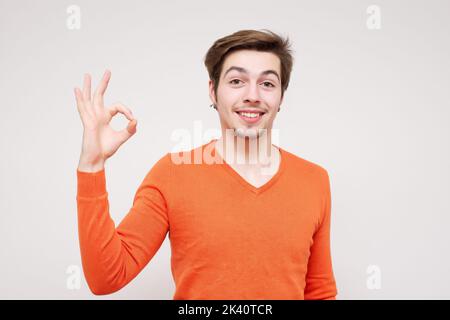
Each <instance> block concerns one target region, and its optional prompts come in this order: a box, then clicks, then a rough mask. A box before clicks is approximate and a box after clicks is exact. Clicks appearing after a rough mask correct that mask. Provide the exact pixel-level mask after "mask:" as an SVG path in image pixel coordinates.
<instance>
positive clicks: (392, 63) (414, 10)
mask: <svg viewBox="0 0 450 320" xmlns="http://www.w3.org/2000/svg"><path fill="white" fill-rule="evenodd" d="M373 4H375V5H378V6H379V8H380V9H381V29H379V30H370V29H369V28H368V27H367V25H366V21H367V19H368V18H369V14H368V13H367V12H366V10H367V8H368V7H369V6H370V5H373ZM70 5H78V6H79V7H80V9H81V29H79V30H70V29H69V28H68V27H67V19H68V17H69V14H68V13H67V12H66V10H67V8H68V7H69V6H70ZM449 12H450V2H448V1H445V0H442V1H436V0H434V1H425V0H423V1H406V0H405V1H398V0H397V1H376V2H371V1H370V2H369V1H357V0H354V1H349V0H345V1H343V0H341V1H332V0H329V1H323V0H322V1H282V0H279V1H236V0H229V1H164V2H163V1H129V0H127V1H121V2H119V1H116V2H114V3H113V2H112V1H95V2H94V1H39V2H38V1H23V0H21V1H6V0H0V90H1V91H0V103H1V104H0V108H1V117H0V124H1V134H0V147H1V155H2V156H1V158H0V163H1V166H0V168H1V173H0V177H1V179H0V191H1V197H0V243H1V245H0V261H1V263H0V274H1V276H2V279H1V281H0V298H2V299H17V298H19V299H50V298H51V299H75V298H86V299H118V298H120V299H172V296H173V293H174V289H175V288H174V283H173V279H172V275H171V270H170V243H169V239H168V238H166V240H165V242H164V243H163V245H162V247H161V248H160V250H159V251H158V253H157V254H156V255H155V256H154V258H153V259H152V260H151V262H150V263H149V264H148V265H147V267H146V268H145V269H144V270H143V271H142V272H141V273H140V274H139V275H138V277H137V278H135V279H134V280H133V281H132V282H131V283H130V284H129V285H128V286H126V287H125V288H123V289H122V290H121V291H119V292H117V293H115V294H112V295H109V296H94V295H93V294H92V293H91V292H90V291H89V289H88V287H87V284H86V282H85V280H84V277H83V278H82V280H81V288H80V289H78V290H77V289H75V290H71V289H68V287H67V280H68V277H70V275H69V274H67V273H66V271H67V269H68V267H69V266H71V265H74V266H78V267H79V268H81V259H80V252H79V245H78V233H77V211H76V187H77V181H76V167H77V165H78V159H79V155H80V151H81V139H82V124H81V120H80V117H79V115H78V111H77V108H76V105H75V99H74V95H73V88H74V87H75V86H81V85H82V80H83V74H84V73H85V72H90V73H91V74H92V75H93V84H94V85H97V83H98V81H99V79H100V77H101V75H102V73H103V72H104V70H105V69H106V68H109V69H110V70H111V71H112V78H111V82H110V86H109V88H108V90H107V93H106V98H105V102H106V104H107V106H108V105H109V104H111V103H113V102H116V101H121V102H123V103H124V104H126V105H128V106H129V107H130V108H131V109H132V111H133V114H134V115H135V116H136V117H137V118H138V121H139V122H138V130H137V133H136V135H135V136H133V137H132V138H131V139H130V140H129V141H128V142H127V143H126V144H124V145H123V146H122V147H121V148H120V149H119V151H118V152H117V153H116V154H115V155H114V156H113V157H112V158H111V159H109V160H108V162H107V165H106V178H107V189H108V193H109V201H110V210H111V216H112V217H113V219H114V221H115V222H116V225H117V224H118V223H119V222H120V220H121V219H122V218H123V217H124V215H125V214H126V213H127V212H128V210H129V209H130V207H131V205H132V200H133V197H134V194H135V192H136V190H137V187H138V186H139V184H140V183H141V181H142V179H143V178H144V176H145V174H146V173H147V172H148V171H149V170H150V168H151V167H152V166H153V164H154V163H155V162H156V161H157V160H158V159H159V158H160V157H162V156H163V155H164V154H165V153H167V152H169V151H171V149H172V148H173V147H174V145H175V144H176V142H174V141H172V140H171V134H172V133H173V132H174V131H175V130H178V129H183V128H184V129H186V130H189V131H191V132H193V126H194V121H201V123H202V126H203V128H204V129H205V130H206V129H211V128H216V129H219V128H220V127H219V125H220V124H219V121H218V116H217V114H216V112H215V111H214V110H213V109H211V108H209V104H210V103H211V102H210V100H209V96H208V74H207V72H206V68H205V66H204V64H203V58H204V55H205V54H206V51H207V50H208V48H209V47H210V46H211V45H212V43H213V42H214V41H215V40H216V39H218V38H219V37H223V36H225V35H228V34H231V33H233V32H235V31H238V30H240V29H263V28H267V29H270V30H272V31H274V32H277V33H279V34H280V35H282V36H289V38H290V39H291V41H292V43H293V49H294V51H295V54H294V57H295V63H294V68H293V71H292V76H291V83H290V85H289V88H288V90H287V91H286V96H285V100H284V102H283V104H282V106H281V112H280V113H279V114H278V116H277V119H276V120H275V124H274V128H276V129H279V130H280V146H281V147H283V148H284V149H286V150H288V151H290V152H292V153H294V154H296V155H298V156H300V157H303V158H305V159H307V160H309V161H312V162H315V163H317V164H319V165H321V166H323V167H325V168H326V169H327V170H328V172H329V174H330V178H331V188H332V190H331V191H332V227H331V228H332V229H331V235H332V243H331V247H332V256H333V267H334V272H335V277H336V281H337V285H338V291H339V294H338V297H337V298H338V299H421V298H424V299H429V298H438V299H442V298H446V299H449V298H450V291H449V289H450V274H449V270H450V258H449V252H450V236H449V231H448V229H449V226H450V218H449V214H450V203H449V193H450V182H449V181H450V179H449V178H450V166H449V163H450V161H449V160H450V152H449V151H450V126H449V122H450V111H449V109H450V93H449V92H450V91H449V88H450V63H449V57H450V40H449V39H450V37H449V34H450V16H449ZM125 124H126V121H125V119H124V118H123V117H117V118H115V119H114V120H113V127H115V128H116V129H121V128H123V127H124V126H125ZM203 142H204V141H202V142H200V143H203ZM200 143H196V146H197V145H199V144H200ZM371 265H375V266H377V267H378V268H379V270H380V272H381V273H380V276H381V278H380V279H381V288H380V289H370V288H369V287H368V286H367V281H368V279H369V278H370V277H371V275H372V274H369V273H367V269H368V267H369V266H371ZM81 276H82V273H81Z"/></svg>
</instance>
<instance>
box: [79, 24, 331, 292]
mask: <svg viewBox="0 0 450 320" xmlns="http://www.w3.org/2000/svg"><path fill="white" fill-rule="evenodd" d="M292 61H293V59H292V56H291V51H290V50H289V41H288V40H287V39H286V40H285V39H282V38H281V37H280V36H278V35H276V34H275V33H272V32H270V31H265V32H263V31H255V30H241V31H239V32H236V33H234V34H232V35H229V36H227V37H224V38H221V39H219V40H217V41H216V42H215V43H214V44H213V46H212V47H211V48H210V49H209V51H208V53H207V55H206V57H205V65H206V67H207V69H208V73H209V76H210V82H209V88H210V90H209V91H210V92H209V93H210V97H211V100H212V102H213V105H212V106H213V107H214V108H215V109H216V110H217V112H218V114H219V119H220V124H221V128H222V137H221V138H220V139H213V140H211V141H210V142H208V143H207V144H204V145H202V146H200V147H197V148H195V149H192V150H190V151H188V152H184V153H183V154H182V155H181V156H180V154H179V153H167V154H166V155H165V156H163V157H162V158H161V159H160V160H158V162H157V163H156V164H155V165H154V166H153V167H152V168H151V170H150V171H149V173H148V174H147V175H146V177H145V178H144V180H143V182H142V183H141V185H140V187H139V188H138V190H137V192H136V195H135V197H134V201H133V206H132V208H131V209H130V211H129V212H128V214H127V215H126V216H125V218H124V219H123V220H122V221H121V223H120V224H119V226H118V227H117V228H115V225H114V222H113V221H112V219H111V217H110V215H109V203H108V193H107V190H106V179H105V170H104V163H105V161H106V159H107V158H109V157H110V156H111V155H113V154H114V153H115V152H116V151H117V149H118V148H119V146H120V145H121V144H122V143H124V142H125V141H126V140H127V139H128V138H130V137H131V136H132V135H133V134H134V133H135V132H136V123H137V121H136V119H135V118H134V117H133V115H132V113H131V111H130V110H129V109H128V108H127V107H125V106H123V105H115V106H112V107H111V108H109V109H105V108H104V107H103V94H104V92H105V90H106V87H107V84H108V81H109V79H110V73H109V72H106V73H105V75H104V77H103V79H102V81H101V83H100V85H99V87H98V89H97V91H96V92H95V94H94V95H93V97H91V93H90V87H91V84H90V76H89V75H86V76H85V83H84V89H83V92H82V91H81V90H80V89H78V88H76V89H75V95H76V98H77V106H78V110H79V112H80V116H81V119H82V121H83V125H84V135H83V148H82V153H81V157H80V163H79V166H78V169H77V178H78V194H77V205H78V227H79V240H80V249H81V257H82V263H83V270H84V273H85V276H86V280H87V282H88V284H89V287H90V289H91V291H92V292H93V293H94V294H97V295H103V294H109V293H112V292H115V291H117V290H119V289H121V288H122V287H124V286H125V285H126V284H127V283H129V282H130V281H131V280H132V279H133V278H135V277H136V275H137V274H138V273H139V272H140V271H141V270H142V269H143V268H144V267H145V266H146V265H147V263H149V261H150V260H151V259H152V257H153V256H154V255H155V253H156V252H157V250H158V249H159V247H160V246H161V244H162V242H163V241H164V239H165V237H166V235H167V232H169V239H170V244H171V249H172V257H171V263H172V274H173V277H174V280H175V285H176V291H175V294H174V296H173V298H174V299H335V298H336V295H337V288H336V282H335V279H334V275H333V270H332V261H331V252H330V222H331V194H330V182H329V177H328V174H327V171H326V170H325V169H324V168H322V167H321V166H319V165H317V164H314V163H312V162H309V161H307V160H305V159H302V158H300V157H298V156H295V155H294V154H291V153H289V152H288V151H286V150H283V149H282V148H280V147H279V146H274V145H273V144H272V143H271V129H272V124H273V121H274V119H275V117H276V115H277V113H278V111H280V105H281V102H282V100H283V95H284V91H285V90H286V89H287V87H288V83H289V77H290V72H291V69H292ZM117 112H120V113H123V114H124V115H125V116H126V117H127V118H128V119H129V120H130V123H129V125H128V127H127V128H126V129H125V130H123V131H121V132H116V131H114V130H112V129H111V127H110V126H109V125H108V124H109V122H110V120H111V118H112V117H113V116H114V115H115V114H116V113H117ZM255 142H257V143H255ZM255 145H256V146H257V147H255ZM261 150H263V152H261ZM261 153H262V157H261ZM198 155H200V160H201V161H196V160H195V159H197V160H198V157H197V156H198ZM180 159H181V160H183V161H181V162H180V161H179V160H180ZM211 159H212V160H214V161H211ZM237 159H240V160H237Z"/></svg>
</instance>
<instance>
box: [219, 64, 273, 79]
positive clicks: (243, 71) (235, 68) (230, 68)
mask: <svg viewBox="0 0 450 320" xmlns="http://www.w3.org/2000/svg"><path fill="white" fill-rule="evenodd" d="M231 70H236V71H238V72H242V73H247V74H248V71H247V70H246V69H244V68H242V67H236V66H231V67H229V68H228V70H227V71H226V72H225V73H224V75H223V77H224V78H225V76H226V75H227V73H228V72H230V71H231ZM266 74H274V75H275V76H276V77H277V78H278V81H280V76H279V75H278V73H277V72H276V71H275V70H266V71H263V72H261V75H266Z"/></svg>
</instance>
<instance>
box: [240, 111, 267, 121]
mask: <svg viewBox="0 0 450 320" xmlns="http://www.w3.org/2000/svg"><path fill="white" fill-rule="evenodd" d="M235 113H236V114H237V116H238V117H239V118H240V119H241V120H243V121H244V122H245V123H252V124H253V123H256V122H258V121H259V120H261V118H262V117H263V116H264V114H265V112H263V111H235Z"/></svg>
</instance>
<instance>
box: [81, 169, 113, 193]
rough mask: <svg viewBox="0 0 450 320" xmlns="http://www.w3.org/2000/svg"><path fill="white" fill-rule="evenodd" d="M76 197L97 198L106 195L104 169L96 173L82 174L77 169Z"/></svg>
mask: <svg viewBox="0 0 450 320" xmlns="http://www.w3.org/2000/svg"><path fill="white" fill-rule="evenodd" d="M77 180H78V190H77V191H78V196H79V197H87V198H90V197H98V196H101V195H104V194H105V193H106V178H105V169H104V168H103V169H102V170H101V171H97V172H84V171H79V170H78V169H77Z"/></svg>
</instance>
